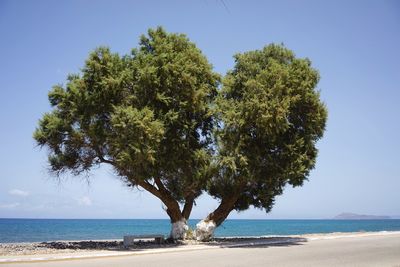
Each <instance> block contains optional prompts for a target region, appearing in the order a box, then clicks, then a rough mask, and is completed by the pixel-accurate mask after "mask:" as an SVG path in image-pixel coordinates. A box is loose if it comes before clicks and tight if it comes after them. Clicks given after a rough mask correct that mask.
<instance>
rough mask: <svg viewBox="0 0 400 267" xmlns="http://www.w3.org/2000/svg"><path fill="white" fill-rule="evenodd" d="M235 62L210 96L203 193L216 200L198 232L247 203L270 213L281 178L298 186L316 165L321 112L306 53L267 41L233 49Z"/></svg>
mask: <svg viewBox="0 0 400 267" xmlns="http://www.w3.org/2000/svg"><path fill="white" fill-rule="evenodd" d="M235 62H236V64H235V66H234V68H233V70H231V71H229V72H228V73H227V75H226V76H225V78H224V80H223V87H222V90H221V91H220V94H219V95H218V97H217V99H216V113H215V116H216V117H217V121H218V122H219V127H218V129H217V130H216V133H215V134H216V142H217V143H216V145H217V147H218V149H217V151H218V153H217V154H216V159H215V161H216V165H217V172H216V175H214V176H213V178H212V179H211V180H210V181H209V183H208V192H209V194H210V195H212V196H214V197H216V198H218V199H220V201H221V202H220V205H219V206H218V208H217V209H216V210H215V211H213V212H212V213H210V214H209V215H208V217H207V218H206V219H205V220H204V222H202V223H200V224H199V225H198V230H197V231H198V234H199V236H200V239H206V238H208V237H209V236H210V235H211V234H212V231H213V228H215V227H216V226H218V225H220V224H221V223H222V222H223V221H224V220H225V218H226V217H227V216H228V215H229V213H230V212H231V211H232V210H238V211H241V210H245V209H248V208H249V206H250V205H252V206H254V207H257V208H262V209H265V210H266V211H267V212H268V211H270V210H271V208H272V206H273V204H274V199H275V196H277V195H280V194H282V192H283V189H284V187H285V185H286V184H290V185H292V186H301V185H302V184H303V182H304V181H305V180H306V179H307V176H308V175H309V173H310V170H311V169H313V168H314V165H315V160H316V157H317V148H316V142H317V141H318V140H319V139H320V138H321V137H322V135H323V132H324V129H325V123H326V119H327V110H326V107H325V105H324V104H323V103H322V102H321V100H320V96H319V92H318V91H316V90H315V88H316V86H317V83H318V81H319V74H318V72H317V70H315V69H313V68H312V67H311V62H310V60H308V59H299V58H296V57H295V55H294V53H293V52H292V51H290V50H289V49H287V48H285V47H284V46H282V45H275V44H271V45H268V46H266V47H264V48H263V49H262V50H255V51H250V52H246V53H243V54H237V55H236V56H235ZM207 222H211V226H209V227H207V226H204V223H207ZM202 224H203V225H202ZM210 227H211V229H210ZM204 228H205V229H204ZM202 232H203V233H202Z"/></svg>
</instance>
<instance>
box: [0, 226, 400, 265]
mask: <svg viewBox="0 0 400 267" xmlns="http://www.w3.org/2000/svg"><path fill="white" fill-rule="evenodd" d="M106 242H115V241H106ZM117 242H118V241H117ZM37 244H38V243H37ZM94 244H95V245H94ZM94 244H92V246H94V247H93V248H92V249H90V248H85V249H82V248H81V249H79V248H76V247H75V248H66V249H65V248H63V249H57V248H47V249H46V248H43V249H42V250H32V251H29V249H27V250H25V251H24V252H21V251H20V250H21V246H22V247H23V245H21V246H20V247H19V251H18V249H17V250H14V251H12V249H11V250H9V251H7V252H6V253H5V248H6V247H8V248H9V249H10V246H13V245H14V246H15V244H2V246H1V250H0V254H1V256H0V264H1V265H2V266H132V265H135V266H160V265H162V266H267V265H269V266H391V267H393V266H400V232H357V233H331V234H312V235H295V236H285V237H282V236H280V237H263V238H254V237H248V238H233V239H232V238H226V239H219V240H218V239H217V240H216V241H213V242H210V243H198V242H188V243H185V244H164V245H161V246H155V245H154V246H153V245H151V244H144V243H143V244H139V245H138V246H137V247H134V248H131V249H121V248H120V247H118V246H117V247H115V246H114V247H113V248H107V247H103V248H102V247H98V248H96V247H95V246H96V244H97V243H94ZM98 244H102V243H98ZM98 244H97V245H98ZM114 244H115V243H114ZM86 245H87V244H86ZM103 245H104V243H103ZM26 246H27V247H29V246H32V244H29V243H26ZM89 246H90V245H89Z"/></svg>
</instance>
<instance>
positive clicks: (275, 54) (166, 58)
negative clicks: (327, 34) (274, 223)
mask: <svg viewBox="0 0 400 267" xmlns="http://www.w3.org/2000/svg"><path fill="white" fill-rule="evenodd" d="M235 61H236V64H235V67H234V69H233V70H231V71H229V72H228V73H227V75H226V76H225V77H224V80H223V87H222V89H221V90H219V91H218V90H217V88H218V86H219V80H220V77H219V75H218V74H216V73H214V72H213V71H212V66H211V65H210V64H209V63H208V61H207V59H206V58H205V57H204V56H203V55H202V53H201V51H200V50H199V49H198V48H196V46H195V45H194V44H193V43H191V42H190V41H189V40H188V39H187V37H186V36H185V35H179V34H169V33H167V32H165V31H164V30H163V29H162V28H157V29H150V30H149V31H148V35H147V36H142V37H141V39H140V43H139V47H138V48H137V49H133V50H132V52H131V53H130V54H129V55H124V56H120V55H118V54H116V53H112V52H111V51H110V50H109V49H108V48H105V47H100V48H98V49H96V50H95V51H93V52H92V53H91V54H90V55H89V58H88V59H87V60H86V63H85V65H84V67H83V68H82V71H81V73H79V74H74V75H69V76H68V78H67V83H66V85H65V86H62V85H57V86H54V87H53V89H52V90H51V91H50V93H49V101H50V104H51V106H52V108H53V109H52V111H51V112H49V113H46V114H44V116H43V118H42V119H41V120H40V121H39V126H38V128H37V129H36V131H35V133H34V138H35V140H36V142H37V143H38V145H40V146H42V147H47V148H48V149H49V163H50V166H51V170H52V171H53V172H54V173H55V174H57V175H60V174H61V173H64V172H66V171H70V172H72V173H73V174H75V175H79V174H81V173H82V172H87V171H89V170H90V169H91V168H93V167H94V166H97V165H99V164H101V163H109V164H111V165H112V166H113V168H114V170H115V172H116V173H117V174H118V175H119V177H120V178H121V179H122V180H124V181H126V182H127V183H128V184H129V185H138V184H141V186H142V187H143V186H144V187H146V186H149V187H148V188H146V189H147V190H150V191H153V192H152V193H153V194H155V195H156V196H157V197H159V198H160V199H162V200H163V202H164V204H168V209H167V212H168V214H174V215H173V216H175V217H176V207H179V206H178V205H174V201H175V202H176V201H178V202H181V203H184V202H186V201H188V203H189V204H190V205H189V206H188V207H189V208H190V209H189V212H190V210H191V205H193V200H194V199H195V198H196V197H197V196H199V195H200V193H201V192H202V190H204V189H206V190H207V191H208V192H209V193H210V194H211V195H212V196H214V197H217V198H220V199H228V200H227V201H225V202H224V204H223V205H224V208H223V209H224V210H227V211H228V212H230V210H229V205H228V204H230V203H234V204H233V205H234V206H233V208H234V209H237V210H244V209H247V208H248V207H249V206H250V205H253V206H255V207H259V208H264V209H266V210H267V211H269V210H270V209H271V207H272V205H273V203H274V198H275V196H276V195H279V194H281V193H282V191H283V188H284V186H285V185H286V184H290V185H293V186H300V185H302V184H303V181H304V180H306V179H307V176H308V175H309V172H310V170H312V169H313V168H314V165H315V160H316V156H317V149H316V142H317V141H318V140H319V139H320V138H321V137H322V135H323V132H324V129H325V123H326V119H327V110H326V107H325V106H324V104H323V103H322V102H321V101H320V96H319V93H318V92H317V91H316V90H315V88H316V86H317V83H318V80H319V75H318V72H317V71H316V70H315V69H313V68H312V67H311V62H310V61H309V60H308V59H299V58H296V57H295V55H294V54H293V52H291V51H290V50H288V49H286V48H285V47H283V46H281V45H274V44H272V45H269V46H266V47H265V48H264V49H262V50H255V51H250V52H246V53H243V54H237V55H236V56H235ZM143 182H145V184H143ZM155 184H157V186H155ZM154 190H156V191H157V192H155V191H154ZM235 196H236V198H235ZM227 203H228V204H227ZM227 207H228V208H227ZM179 212H180V211H178V213H179ZM170 216H172V215H170ZM178 217H179V216H178ZM219 218H222V220H223V219H224V218H225V217H224V216H220V217H219ZM176 219H177V220H179V218H176Z"/></svg>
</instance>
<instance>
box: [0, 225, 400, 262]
mask: <svg viewBox="0 0 400 267" xmlns="http://www.w3.org/2000/svg"><path fill="white" fill-rule="evenodd" d="M396 235H398V236H399V238H400V231H378V232H364V231H363V232H336V233H318V234H306V235H285V236H278V235H275V236H257V237H254V236H253V237H224V238H215V239H214V240H213V241H210V242H197V241H194V240H187V241H181V242H178V243H166V244H161V245H158V244H154V242H138V243H137V245H136V244H135V246H133V247H130V248H124V247H123V245H122V239H112V240H76V241H55V242H24V243H0V264H4V263H20V262H41V261H59V260H72V259H89V258H103V257H118V256H132V255H146V254H160V253H161V254H162V253H172V252H184V251H193V250H209V249H218V248H246V247H262V246H267V247H268V246H282V245H297V244H306V243H309V242H321V241H325V242H329V241H330V240H332V241H333V242H335V241H334V240H336V241H337V240H338V239H343V240H344V239H350V240H351V239H357V238H358V239H359V238H368V237H369V238H374V237H381V238H384V237H390V236H396ZM396 238H397V237H396ZM46 243H55V244H61V245H62V244H74V245H79V244H84V245H85V244H86V245H88V244H89V247H81V248H79V247H77V246H76V247H75V248H72V249H71V248H68V247H66V248H65V247H58V248H57V247H47V246H46V245H45V244H46ZM98 244H102V246H100V247H99V246H97V245H98ZM110 244H111V245H110ZM90 245H94V246H92V247H90Z"/></svg>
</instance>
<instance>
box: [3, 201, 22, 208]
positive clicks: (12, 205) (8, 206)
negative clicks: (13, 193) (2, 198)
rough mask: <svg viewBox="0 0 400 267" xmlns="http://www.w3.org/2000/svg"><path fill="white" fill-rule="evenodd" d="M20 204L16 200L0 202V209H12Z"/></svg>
mask: <svg viewBox="0 0 400 267" xmlns="http://www.w3.org/2000/svg"><path fill="white" fill-rule="evenodd" d="M19 205H20V204H19V203H18V202H15V203H9V204H0V209H14V208H16V207H18V206H19Z"/></svg>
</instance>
